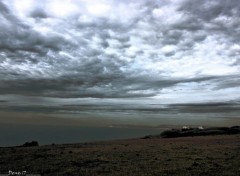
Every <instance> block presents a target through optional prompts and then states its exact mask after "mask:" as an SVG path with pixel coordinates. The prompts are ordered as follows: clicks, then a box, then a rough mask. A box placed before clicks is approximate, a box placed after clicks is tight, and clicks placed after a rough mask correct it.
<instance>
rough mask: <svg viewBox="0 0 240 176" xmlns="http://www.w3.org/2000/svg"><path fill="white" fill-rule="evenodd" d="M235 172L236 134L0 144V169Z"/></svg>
mask: <svg viewBox="0 0 240 176" xmlns="http://www.w3.org/2000/svg"><path fill="white" fill-rule="evenodd" d="M9 170H11V171H27V173H28V174H41V175H76V176H77V175H78V176H98V175H101V176H109V175H114V176H115V175H116V176H120V175H121V176H128V175H129V176H148V175H149V176H164V175H171V176H172V175H182V176H188V175H189V176H193V175H194V176H197V175H199V176H200V175H201V176H206V175H212V176H227V175H231V176H239V175H240V135H219V136H204V137H182V138H170V139H162V138H160V139H128V140H116V141H108V142H94V143H81V144H64V145H48V146H39V147H9V148H0V174H6V173H8V172H9Z"/></svg>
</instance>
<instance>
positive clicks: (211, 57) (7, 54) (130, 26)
mask: <svg viewBox="0 0 240 176" xmlns="http://www.w3.org/2000/svg"><path fill="white" fill-rule="evenodd" d="M3 2H4V1H3ZM3 2H0V10H1V11H0V18H1V21H0V31H1V32H0V76H1V78H0V79H1V82H0V93H1V94H21V95H34V96H51V97H66V98H69V97H96V98H124V97H154V96H158V95H161V94H162V90H163V89H164V90H166V89H167V91H168V92H170V94H171V92H174V91H176V90H178V89H177V88H176V87H178V86H180V87H181V89H185V88H188V90H193V89H194V88H191V85H192V83H195V84H197V85H198V84H202V83H206V82H207V83H208V84H210V85H211V86H209V87H210V89H212V90H219V88H217V87H221V88H222V89H225V88H229V87H236V86H234V85H233V84H234V83H229V81H230V79H229V80H226V75H227V76H230V77H231V75H236V74H238V73H239V72H238V68H239V64H238V61H237V59H238V55H237V54H238V53H239V52H240V46H238V44H237V43H236V42H235V41H237V39H238V38H239V32H238V31H240V30H238V22H239V20H238V17H239V12H238V10H239V5H238V3H237V1H214V0H212V1H200V2H199V1H190V0H189V1H147V2H146V1H129V2H128V1H126V2H125V1H123V2H121V3H120V2H118V1H109V2H108V3H107V2H105V1H101V2H100V4H99V3H98V2H97V1H96V2H95V1H94V2H85V1H79V2H72V4H71V3H66V2H65V1H64V2H62V3H63V4H61V2H60V1H59V2H57V1H56V2H55V1H54V2H51V1H43V2H39V3H37V2H35V1H31V2H32V5H31V6H30V7H28V8H27V6H26V9H23V7H25V6H18V5H16V4H17V1H14V0H12V1H9V2H4V3H3ZM22 3H23V4H24V1H23V2H22ZM64 3H65V4H64ZM128 9H131V10H128ZM239 24H240V23H239ZM213 47H216V48H213ZM234 64H235V65H234ZM221 71H222V72H221ZM220 72H221V73H220ZM216 80H217V81H216ZM230 82H231V81H230ZM183 85H184V86H185V87H184V86H183ZM206 85H207V84H206ZM227 85H228V86H227ZM194 91H195V90H194ZM196 94H197V92H196Z"/></svg>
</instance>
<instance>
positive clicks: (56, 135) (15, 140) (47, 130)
mask: <svg viewBox="0 0 240 176" xmlns="http://www.w3.org/2000/svg"><path fill="white" fill-rule="evenodd" d="M0 127H1V128H0V146H13V145H21V144H23V143H25V142H27V141H32V140H36V141H38V142H39V144H40V145H44V144H52V143H55V144H63V143H78V142H90V141H101V140H113V139H125V138H135V137H142V136H145V135H149V134H159V133H161V131H162V130H161V129H151V128H115V127H114V128H110V127H72V126H37V125H34V126H33V125H1V126H0Z"/></svg>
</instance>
